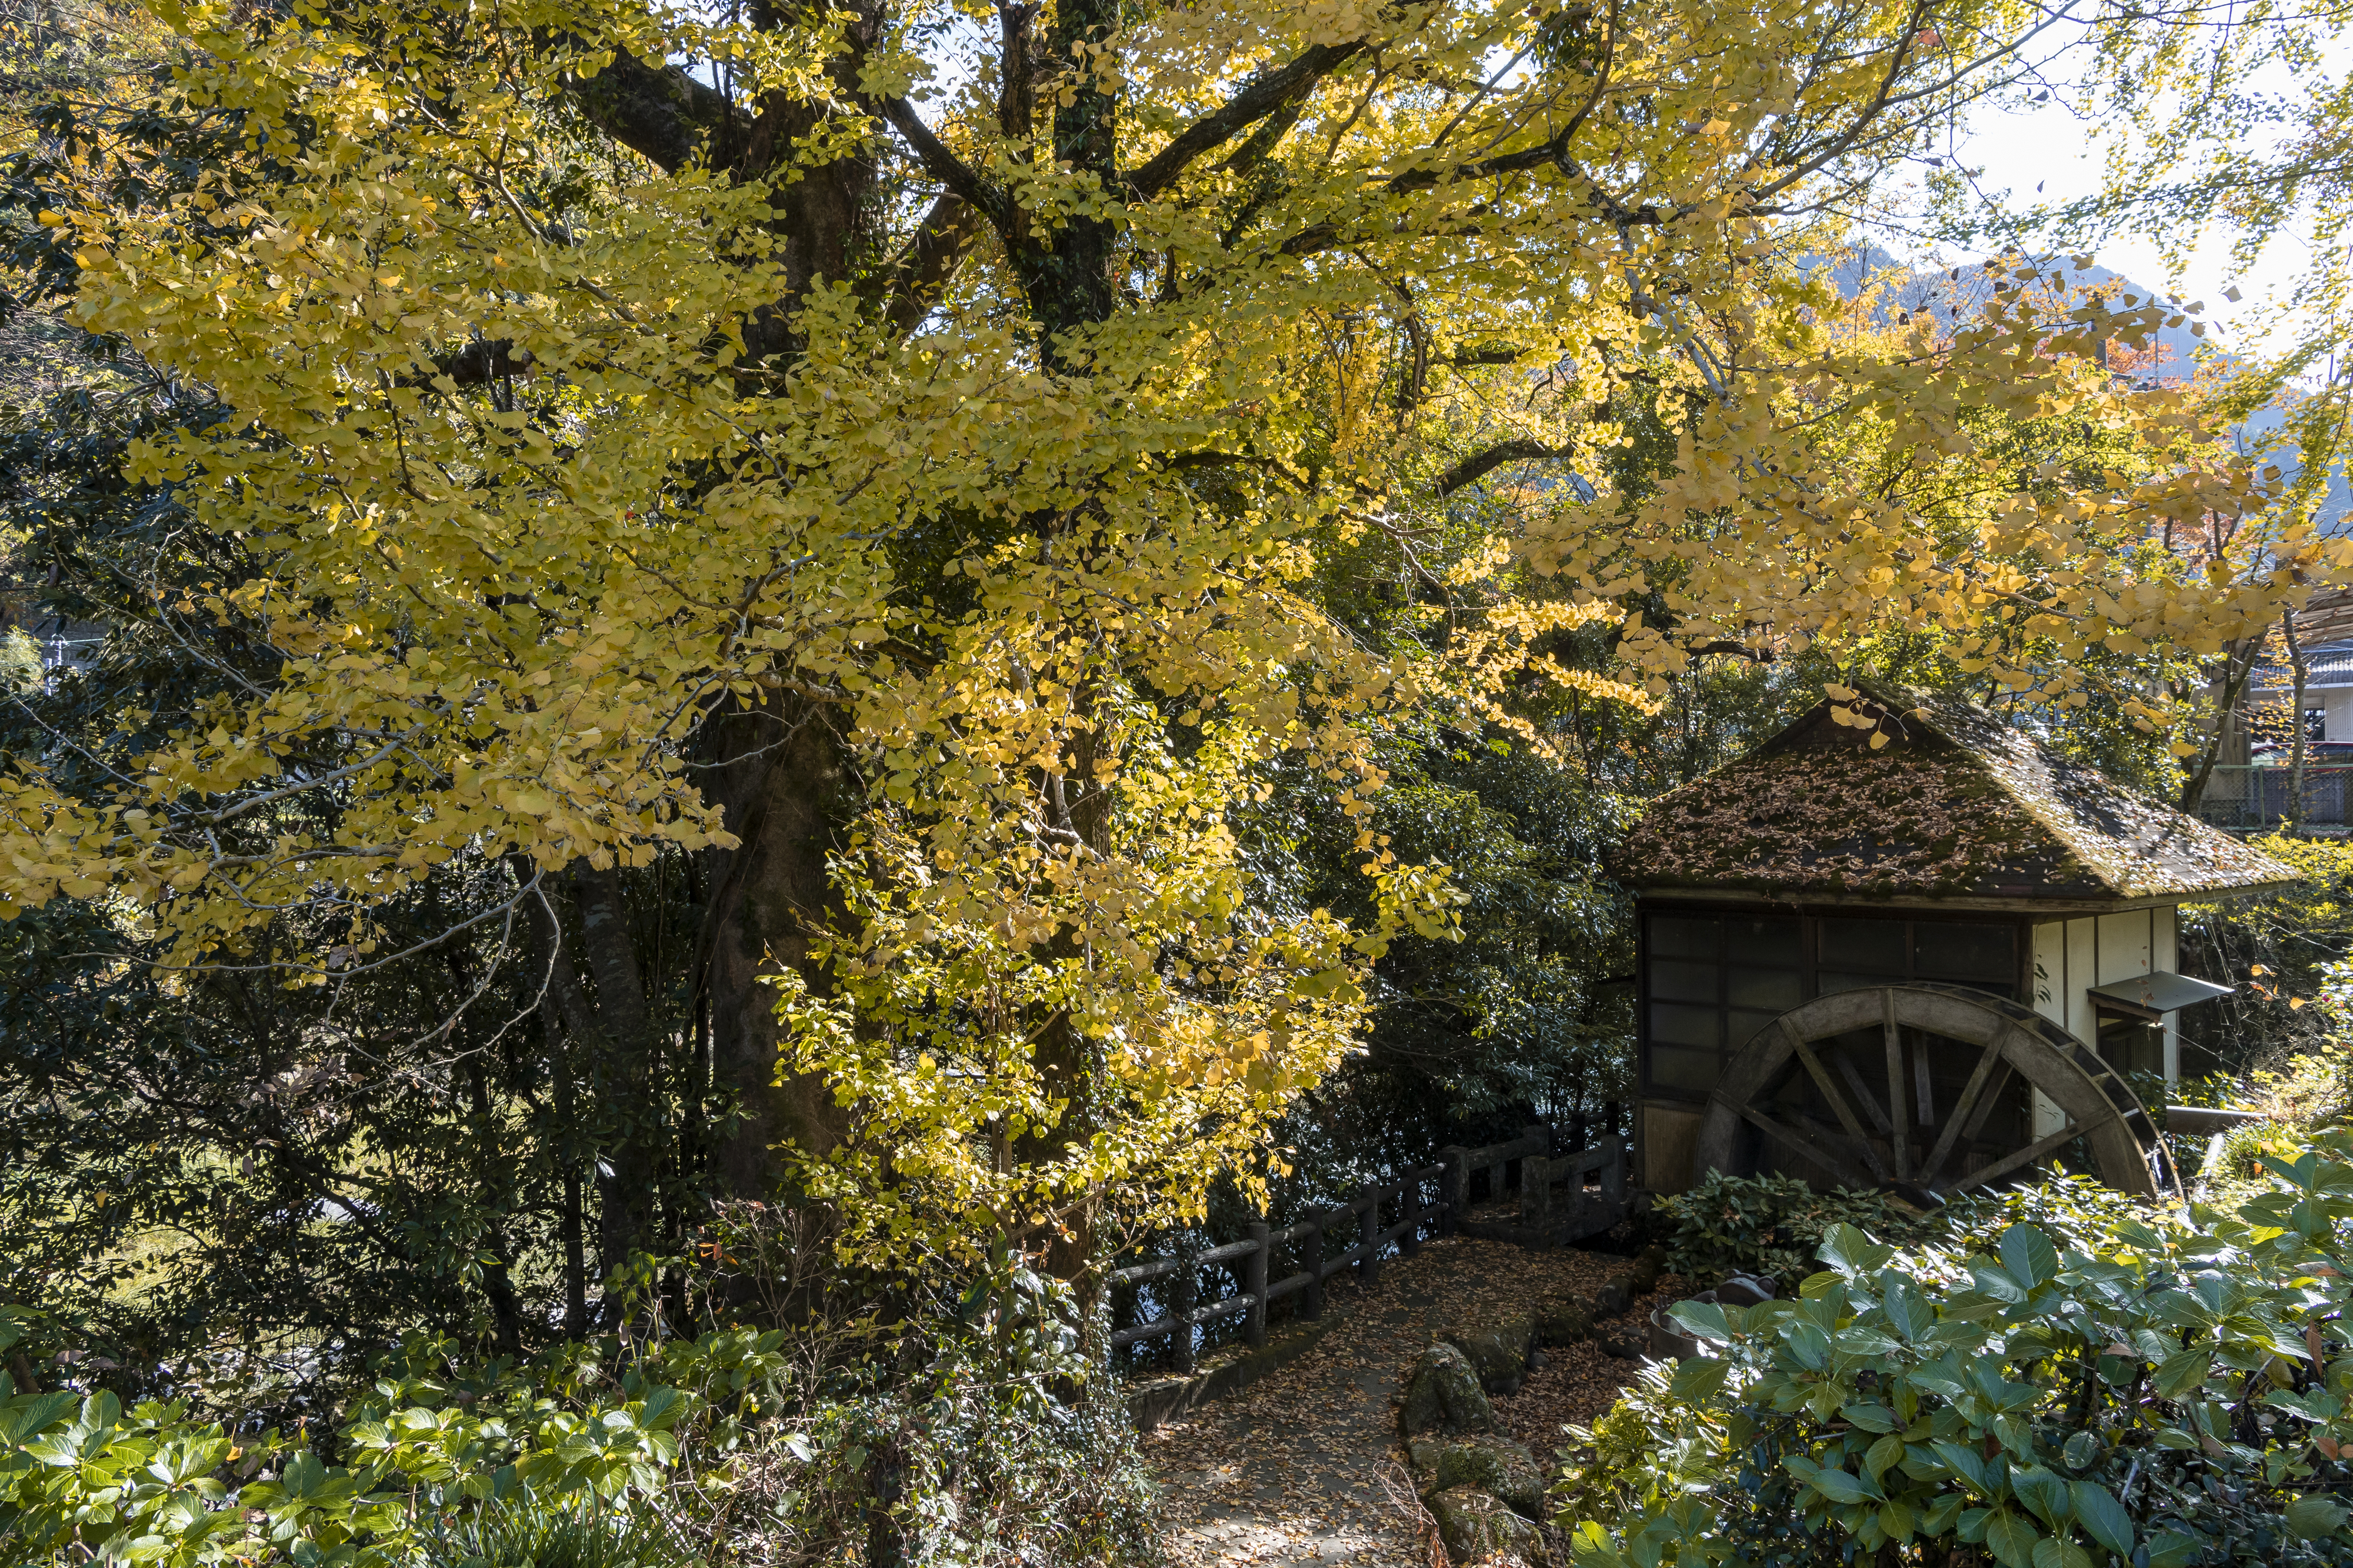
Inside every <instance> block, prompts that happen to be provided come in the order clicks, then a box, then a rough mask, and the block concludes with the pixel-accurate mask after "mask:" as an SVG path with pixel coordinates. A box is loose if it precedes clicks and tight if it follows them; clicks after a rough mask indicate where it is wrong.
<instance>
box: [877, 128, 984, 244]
mask: <svg viewBox="0 0 2353 1568" xmlns="http://www.w3.org/2000/svg"><path fill="white" fill-rule="evenodd" d="M882 118H883V119H885V120H887V121H890V122H891V127H892V130H894V131H896V132H898V133H899V134H900V135H902V136H903V137H905V138H906V139H907V145H908V146H909V147H911V148H913V149H914V153H915V157H916V159H917V160H918V161H919V162H920V163H922V164H923V172H924V173H925V174H929V175H931V177H932V178H934V180H937V181H938V182H939V183H940V184H943V185H945V186H946V187H947V188H948V194H949V195H954V196H957V197H960V198H962V199H963V200H964V201H965V203H966V204H967V205H970V206H972V207H973V208H974V209H976V211H978V212H979V213H980V214H981V215H982V216H984V217H986V218H987V219H988V221H989V222H990V223H992V224H994V225H996V226H997V229H998V230H999V231H1000V232H1002V231H1004V230H1005V229H1006V228H1007V226H1008V225H1009V224H1010V223H1011V222H1012V220H1013V204H1012V203H1011V202H1010V201H1009V200H1008V199H1007V197H1006V195H1005V193H1004V192H1003V191H1002V190H1000V189H998V188H997V186H995V185H993V184H989V183H988V182H987V180H985V179H983V178H981V176H980V174H979V173H978V172H977V171H976V170H975V169H974V168H973V166H972V165H971V164H969V163H965V161H964V160H963V159H962V158H959V157H957V156H956V155H955V152H954V151H953V150H952V149H951V148H950V147H949V146H948V144H947V143H946V142H943V141H941V140H940V139H939V137H938V136H937V135H935V134H934V132H933V131H932V128H931V127H930V126H928V125H926V124H924V123H923V116H922V115H920V114H918V113H916V112H915V106H914V105H913V104H912V103H909V102H908V101H907V100H905V99H903V98H886V99H884V100H882Z"/></svg>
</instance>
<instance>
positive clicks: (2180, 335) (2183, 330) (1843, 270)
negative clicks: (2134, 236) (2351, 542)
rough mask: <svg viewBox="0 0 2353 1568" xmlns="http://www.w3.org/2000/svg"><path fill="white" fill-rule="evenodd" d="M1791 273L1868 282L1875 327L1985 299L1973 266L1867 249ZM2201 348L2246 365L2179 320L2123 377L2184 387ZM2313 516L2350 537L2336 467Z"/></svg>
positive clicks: (2256, 422)
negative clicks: (1919, 264)
mask: <svg viewBox="0 0 2353 1568" xmlns="http://www.w3.org/2000/svg"><path fill="white" fill-rule="evenodd" d="M2038 265H2040V266H2041V268H2042V271H2043V273H2044V275H2045V276H2046V277H2047V276H2049V275H2050V274H2051V273H2053V272H2056V273H2059V274H2060V275H2061V276H2062V277H2063V279H2064V280H2065V282H2066V284H2067V286H2068V287H2069V288H2070V289H2079V290H2082V291H2084V292H2087V293H2090V292H2096V293H2100V294H2104V295H2107V296H2109V297H2111V298H2113V299H2115V300H2116V303H2117V304H2118V305H2119V306H2123V307H2127V308H2128V307H2131V306H2134V305H2137V304H2142V303H2145V302H2147V300H2152V299H2156V300H2169V299H2170V298H2171V296H2169V295H2167V294H2165V293H2163V292H2162V291H2161V290H2158V289H2150V288H2147V287H2145V286H2143V285H2142V284H2139V283H2136V282H2135V281H2133V280H2132V279H2129V278H2127V277H2126V276H2125V275H2124V274H2123V273H2121V272H2116V271H2112V270H2110V269H2109V268H2105V267H2101V266H2097V265H2094V266H2091V267H2077V266H2074V265H2073V263H2071V262H2070V261H2069V260H2068V259H2067V258H2064V257H2057V256H2053V257H2043V258H2038ZM1799 268H1800V270H1801V271H1803V272H1805V273H1806V274H1807V275H1809V276H1811V275H1813V274H1816V273H1827V275H1828V276H1829V278H1830V280H1831V285H1832V286H1833V287H1835V288H1836V289H1838V291H1839V292H1840V293H1841V294H1843V295H1844V296H1846V298H1848V299H1850V300H1852V299H1856V298H1859V297H1860V296H1861V295H1862V292H1863V290H1864V289H1866V288H1868V287H1870V286H1872V285H1873V284H1874V283H1876V284H1877V285H1878V286H1879V287H1880V289H1882V290H1883V293H1882V296H1881V300H1880V302H1879V304H1878V305H1877V307H1876V308H1875V309H1874V310H1873V317H1874V319H1875V320H1877V321H1881V322H1883V323H1891V324H1892V323H1894V322H1896V321H1900V320H1902V319H1903V317H1904V316H1905V315H1906V314H1916V313H1918V312H1920V311H1924V310H1925V311H1926V312H1927V313H1928V314H1929V315H1931V316H1933V317H1935V318H1936V321H1938V323H1939V324H1941V325H1943V326H1945V327H1947V328H1948V329H1949V328H1950V327H1952V326H1953V325H1954V324H1955V322H1956V321H1958V320H1960V319H1961V318H1963V317H1966V316H1968V315H1970V314H1973V313H1974V312H1975V311H1976V310H1978V309H1979V308H1980V307H1981V306H1983V305H1984V304H1985V302H1986V301H1987V300H1989V299H1990V298H1991V297H1992V294H1993V285H1992V281H1991V280H1990V279H1989V278H1988V277H1987V276H1986V273H1985V268H1984V267H1983V265H1982V264H1981V263H1977V262H1970V263H1968V264H1965V265H1963V266H1959V267H1952V268H1943V269H1935V268H1916V267H1913V266H1910V265H1908V264H1907V263H1905V261H1903V260H1902V259H1900V258H1898V257H1896V256H1895V255H1894V253H1893V252H1892V251H1888V250H1886V249H1883V248H1882V247H1878V246H1873V245H1868V244H1865V245H1858V246H1855V247H1852V248H1849V249H1846V250H1841V251H1834V252H1831V253H1829V254H1827V255H1821V256H1815V257H1810V258H1807V259H1806V260H1805V261H1803V262H1801V263H1799ZM2201 350H2203V351H2204V352H2205V353H2207V355H2208V357H2209V362H2210V363H2212V364H2213V365H2214V366H2215V367H2216V368H2218V369H2220V370H2222V371H2225V372H2227V371H2232V370H2235V369H2238V368H2240V367H2242V366H2243V365H2245V364H2247V363H2249V362H2248V361H2247V360H2246V359H2245V358H2244V357H2242V356H2241V355H2238V354H2233V353H2230V352H2229V351H2228V350H2225V349H2221V348H2219V347H2216V346H2214V345H2212V344H2210V343H2208V342H2205V340H2203V339H2201V338H2199V337H2197V336H2196V335H2194V334H2193V333H2192V332H2191V331H2189V324H2188V323H2187V322H2185V323H2183V324H2182V325H2180V326H2179V327H2161V328H2159V329H2158V331H2157V334H2156V336H2155V338H2154V339H2153V340H2152V341H2151V342H2150V344H2149V352H2150V354H2151V358H2150V360H2149V363H2147V364H2146V365H2142V366H2137V367H2135V368H2134V369H2133V370H2132V371H2131V372H2130V375H2131V379H2132V380H2133V381H2134V382H2135V383H2136V384H2139V385H2143V386H2150V385H2156V384H2159V383H2162V382H2165V381H2170V380H2182V381H2186V380H2188V379H2189V377H2190V376H2191V375H2192V374H2195V372H2196V370H2197V367H2198V356H2199V353H2200V351H2201ZM2285 422H2286V416H2284V415H2283V414H2282V413H2281V412H2280V411H2279V410H2278V409H2276V408H2264V409H2262V410H2259V411H2258V412H2256V413H2255V414H2253V416H2249V417H2248V418H2247V419H2245V420H2244V421H2242V423H2241V424H2240V426H2239V428H2238V437H2239V443H2240V446H2241V447H2242V449H2245V450H2253V449H2255V448H2257V447H2262V446H2263V444H2264V443H2265V442H2267V441H2268V440H2269V439H2270V438H2271V437H2273V436H2274V435H2275V434H2276V433H2277V432H2278V430H2279V428H2280V426H2282V425H2283V424H2284V423H2285ZM2281 466H2282V467H2283V468H2286V469H2287V470H2288V471H2289V472H2290V473H2293V472H2294V471H2295V464H2294V463H2293V462H2291V461H2288V460H2286V459H2282V461H2281ZM2315 515H2316V518H2317V520H2318V521H2319V523H2320V526H2321V528H2322V530H2323V531H2326V532H2328V533H2333V534H2344V533H2348V532H2353V485H2348V483H2347V480H2346V475H2345V471H2344V469H2343V468H2339V469H2338V470H2337V472H2335V473H2334V474H2332V475H2330V476H2329V480H2328V489H2327V493H2326V494H2324V495H2323V497H2322V498H2321V501H2320V506H2319V509H2318V510H2317V511H2316V514H2315Z"/></svg>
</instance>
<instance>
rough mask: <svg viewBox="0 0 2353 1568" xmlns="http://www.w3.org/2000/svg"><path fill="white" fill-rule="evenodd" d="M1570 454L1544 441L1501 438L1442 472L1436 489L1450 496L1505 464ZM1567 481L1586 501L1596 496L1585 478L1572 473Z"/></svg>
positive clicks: (1442, 494)
mask: <svg viewBox="0 0 2353 1568" xmlns="http://www.w3.org/2000/svg"><path fill="white" fill-rule="evenodd" d="M1567 456H1568V454H1567V452H1563V451H1559V450H1556V448H1554V447H1547V446H1546V445H1545V444H1544V443H1543V442H1542V441H1535V440H1529V439H1526V438H1525V437H1523V438H1522V439H1520V440H1516V441H1502V442H1498V443H1497V444H1496V445H1494V446H1493V447H1488V448H1487V449H1486V450H1485V451H1483V452H1473V453H1472V454H1471V456H1469V457H1467V458H1463V459H1462V460H1461V462H1459V463H1457V464H1455V465H1454V466H1453V467H1452V468H1449V469H1447V470H1446V471H1445V472H1444V473H1442V474H1440V475H1439V476H1438V484H1437V486H1436V489H1437V490H1438V493H1439V494H1440V495H1441V496H1450V495H1452V494H1453V493H1454V492H1455V491H1456V490H1459V489H1462V488H1463V487H1464V486H1465V485H1472V484H1476V483H1478V482H1479V481H1480V480H1481V479H1485V478H1486V477H1487V476H1488V475H1489V474H1492V473H1493V472H1494V471H1495V470H1496V469H1497V468H1502V467H1503V466H1504V464H1505V463H1532V462H1540V461H1542V460H1544V459H1546V458H1566V457H1567ZM1568 482H1569V484H1570V485H1571V486H1573V487H1575V489H1576V490H1577V494H1578V495H1579V496H1581V497H1582V498H1584V499H1585V500H1592V499H1593V487H1592V486H1591V485H1589V484H1588V483H1587V482H1586V481H1585V480H1583V479H1579V478H1578V477H1577V475H1575V474H1571V475H1569V476H1568Z"/></svg>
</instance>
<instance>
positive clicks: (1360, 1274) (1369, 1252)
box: [1356, 1187, 1381, 1290]
mask: <svg viewBox="0 0 2353 1568" xmlns="http://www.w3.org/2000/svg"><path fill="white" fill-rule="evenodd" d="M1356 1237H1357V1239H1358V1240H1359V1241H1361V1242H1362V1243H1363V1244H1364V1248H1365V1253H1364V1256H1363V1257H1361V1258H1357V1259H1356V1284H1357V1285H1358V1287H1360V1288H1361V1289H1366V1290H1369V1289H1372V1288H1373V1287H1374V1286H1376V1285H1377V1284H1379V1283H1380V1282H1381V1262H1380V1256H1379V1255H1380V1249H1381V1190H1380V1188H1378V1187H1374V1188H1372V1189H1371V1190H1370V1191H1368V1192H1366V1194H1365V1207H1364V1210H1363V1212H1362V1213H1360V1214H1359V1215H1357V1216H1356Z"/></svg>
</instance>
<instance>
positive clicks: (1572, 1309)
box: [1536, 1296, 1593, 1345]
mask: <svg viewBox="0 0 2353 1568" xmlns="http://www.w3.org/2000/svg"><path fill="white" fill-rule="evenodd" d="M1592 1331H1593V1303H1591V1302H1590V1301H1586V1300H1579V1299H1578V1298H1577V1297H1575V1296H1563V1297H1562V1298H1561V1299H1560V1300H1557V1301H1554V1302H1552V1303H1551V1304H1549V1305H1548V1306H1546V1308H1545V1309H1544V1310H1542V1311H1540V1312H1538V1313H1537V1314H1536V1339H1537V1341H1538V1342H1540V1343H1543V1344H1547V1345H1573V1344H1575V1343H1577V1342H1578V1341H1579V1340H1582V1339H1584V1338H1585V1337H1586V1335H1588V1334H1589V1333H1591V1332H1592Z"/></svg>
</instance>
